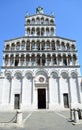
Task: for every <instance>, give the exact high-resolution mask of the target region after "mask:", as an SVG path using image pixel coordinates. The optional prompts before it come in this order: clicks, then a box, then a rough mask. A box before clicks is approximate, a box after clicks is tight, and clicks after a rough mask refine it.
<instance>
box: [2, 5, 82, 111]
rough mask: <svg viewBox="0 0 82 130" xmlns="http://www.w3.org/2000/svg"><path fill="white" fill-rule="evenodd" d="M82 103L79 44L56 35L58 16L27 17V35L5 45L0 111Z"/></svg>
mask: <svg viewBox="0 0 82 130" xmlns="http://www.w3.org/2000/svg"><path fill="white" fill-rule="evenodd" d="M72 104H82V90H81V74H80V65H79V63H78V52H77V49H76V41H75V40H71V39H68V38H63V37H60V36H56V24H55V17H54V14H53V13H52V14H51V15H46V14H44V11H43V8H41V7H38V8H37V9H36V14H34V15H28V13H27V14H26V16H25V36H23V37H18V38H15V39H10V40H7V41H5V43H4V51H3V64H2V68H1V73H0V111H4V110H9V111H10V110H16V109H20V110H26V111H28V110H38V109H49V110H62V109H67V108H70V106H71V105H72Z"/></svg>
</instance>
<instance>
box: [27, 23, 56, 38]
mask: <svg viewBox="0 0 82 130" xmlns="http://www.w3.org/2000/svg"><path fill="white" fill-rule="evenodd" d="M55 31H56V30H55V26H53V27H52V26H48V27H47V25H46V26H45V27H44V26H41V27H37V26H33V27H32V26H30V27H29V26H26V27H25V34H27V36H55V33H56V32H55Z"/></svg>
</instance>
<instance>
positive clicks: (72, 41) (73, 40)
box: [4, 36, 76, 42]
mask: <svg viewBox="0 0 82 130" xmlns="http://www.w3.org/2000/svg"><path fill="white" fill-rule="evenodd" d="M21 38H38V36H34V37H33V36H21V37H17V38H13V39H10V40H5V41H4V42H9V41H13V40H16V39H21ZM39 38H59V39H63V40H68V41H71V42H76V40H72V39H69V38H64V37H60V36H50V37H49V36H48V37H47V36H44V37H41V36H40V37H39Z"/></svg>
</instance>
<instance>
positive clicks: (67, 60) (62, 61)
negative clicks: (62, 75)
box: [3, 54, 78, 66]
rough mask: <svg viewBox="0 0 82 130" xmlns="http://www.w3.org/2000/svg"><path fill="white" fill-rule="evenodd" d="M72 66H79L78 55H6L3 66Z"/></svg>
mask: <svg viewBox="0 0 82 130" xmlns="http://www.w3.org/2000/svg"><path fill="white" fill-rule="evenodd" d="M36 65H39V66H40V65H41V66H54V65H56V66H61V65H63V66H68V65H70V66H72V65H78V59H77V55H76V54H72V55H71V54H68V55H66V54H63V55H61V54H58V55H56V54H26V55H25V54H15V55H14V54H10V55H8V54H6V55H5V56H4V57H3V66H36Z"/></svg>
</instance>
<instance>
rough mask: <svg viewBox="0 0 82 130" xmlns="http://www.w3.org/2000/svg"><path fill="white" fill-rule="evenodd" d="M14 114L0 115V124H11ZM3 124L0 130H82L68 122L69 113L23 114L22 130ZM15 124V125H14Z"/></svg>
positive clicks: (40, 112)
mask: <svg viewBox="0 0 82 130" xmlns="http://www.w3.org/2000/svg"><path fill="white" fill-rule="evenodd" d="M15 114H16V113H0V122H9V121H11V122H12V120H11V119H12V118H13V117H14V116H15ZM10 124H11V123H9V124H8V123H7V124H6V123H5V125H3V126H1V125H0V130H11V129H12V130H82V124H81V125H72V123H71V122H69V111H62V112H52V111H45V110H43V111H42V110H41V111H35V112H24V113H23V124H24V126H23V128H21V127H16V126H15V125H10ZM14 124H15V123H14Z"/></svg>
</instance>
